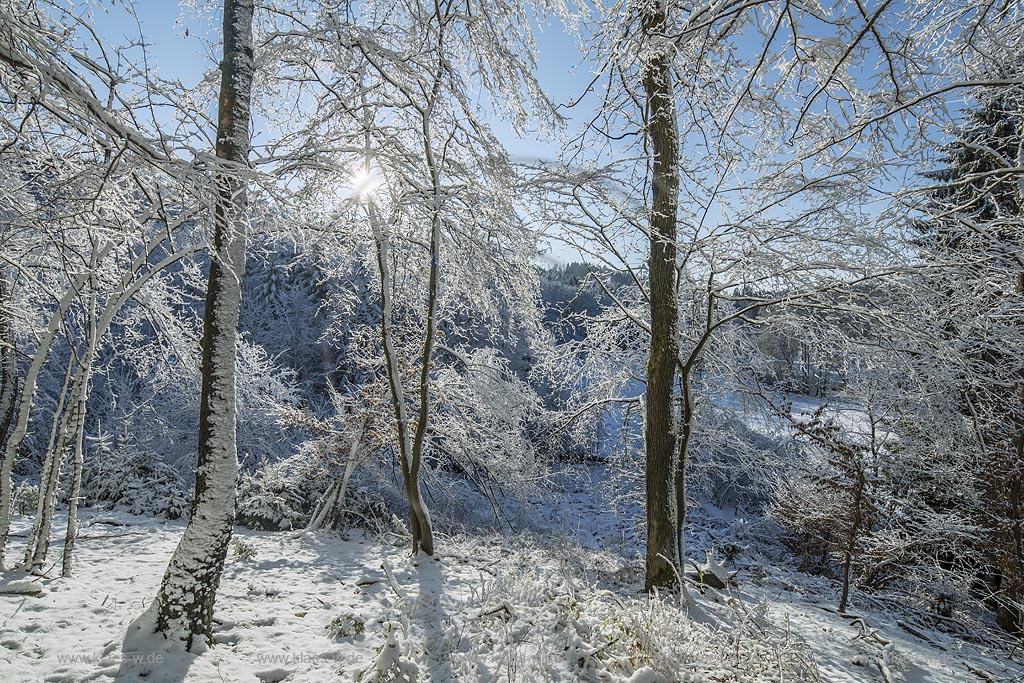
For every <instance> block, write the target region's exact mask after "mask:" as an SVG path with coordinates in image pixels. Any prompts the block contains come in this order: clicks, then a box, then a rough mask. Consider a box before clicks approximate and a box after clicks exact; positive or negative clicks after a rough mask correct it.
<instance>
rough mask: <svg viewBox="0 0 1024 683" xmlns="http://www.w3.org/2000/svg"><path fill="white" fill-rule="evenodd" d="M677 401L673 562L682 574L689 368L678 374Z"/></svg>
mask: <svg viewBox="0 0 1024 683" xmlns="http://www.w3.org/2000/svg"><path fill="white" fill-rule="evenodd" d="M679 391H680V394H681V398H680V401H679V413H680V415H679V417H680V420H679V422H680V427H681V429H680V433H679V444H678V448H677V453H676V464H675V468H676V473H675V480H674V481H673V487H674V488H675V493H676V500H675V508H676V529H675V531H676V555H675V558H674V559H675V562H676V565H677V566H678V567H679V572H680V574H682V572H683V566H684V565H685V563H686V505H687V502H686V461H687V456H688V454H689V450H690V437H691V435H692V434H693V396H692V393H691V387H690V370H689V368H687V369H685V370H681V371H680V373H679Z"/></svg>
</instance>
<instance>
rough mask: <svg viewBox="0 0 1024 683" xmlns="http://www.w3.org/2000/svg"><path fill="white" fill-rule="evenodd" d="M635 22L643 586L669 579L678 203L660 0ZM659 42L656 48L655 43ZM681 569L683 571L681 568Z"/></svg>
mask: <svg viewBox="0 0 1024 683" xmlns="http://www.w3.org/2000/svg"><path fill="white" fill-rule="evenodd" d="M641 23H642V28H643V32H644V35H645V38H646V41H647V43H648V45H650V46H651V49H652V52H653V53H654V54H653V55H652V57H651V58H650V60H649V61H648V62H647V64H646V65H645V67H644V73H643V87H644V92H645V95H646V100H647V139H648V142H649V143H650V147H651V156H652V169H651V235H650V240H651V246H650V256H649V262H648V269H649V272H650V283H649V284H650V297H651V346H650V353H649V355H648V359H647V423H646V426H645V437H646V449H647V453H646V456H647V458H646V466H645V475H646V479H647V557H646V578H645V582H644V583H645V586H646V588H647V589H648V590H650V589H652V588H654V587H656V586H664V585H672V584H674V583H676V581H677V578H676V572H675V570H674V569H673V567H672V561H673V559H674V558H675V556H676V549H675V546H676V542H675V530H674V528H673V527H674V524H673V521H674V519H673V518H674V515H673V510H672V507H673V504H674V503H675V501H674V500H673V491H672V489H673V479H674V477H673V467H672V465H673V456H674V455H675V452H676V439H677V434H676V423H675V422H676V421H675V409H674V395H675V392H674V385H675V371H676V363H677V357H678V350H679V338H678V337H679V332H678V329H677V322H678V319H679V311H678V302H677V299H676V211H677V208H678V202H679V170H678V155H679V130H678V122H677V121H676V106H675V93H674V89H673V84H672V53H671V47H670V45H669V41H668V40H662V38H663V36H664V35H665V30H666V27H667V17H666V13H665V6H664V4H663V2H662V1H661V0H657V1H656V2H651V3H648V5H647V6H646V7H645V8H644V9H643V10H642V15H641ZM659 42H664V43H665V46H664V47H662V48H658V47H656V46H657V44H658V43H659ZM680 571H682V568H681V567H680Z"/></svg>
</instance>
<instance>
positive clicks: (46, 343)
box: [0, 242, 113, 569]
mask: <svg viewBox="0 0 1024 683" xmlns="http://www.w3.org/2000/svg"><path fill="white" fill-rule="evenodd" d="M111 249H113V242H108V243H107V245H106V246H105V247H104V248H103V250H102V251H101V252H100V258H103V257H104V256H106V255H107V254H108V253H109V252H110V250H111ZM85 277H86V276H85V275H79V276H78V277H76V278H75V280H74V282H72V284H71V286H70V287H69V288H68V290H67V292H66V293H65V294H64V296H63V297H61V300H60V301H58V302H57V308H56V310H55V311H54V312H53V314H52V315H51V316H50V320H49V322H48V323H47V326H46V330H45V331H44V332H43V334H42V336H41V337H40V339H39V344H38V345H37V346H36V352H35V354H34V355H33V356H32V362H31V363H30V364H29V366H28V370H27V371H26V372H25V380H24V385H23V386H22V390H21V399H20V400H19V401H18V408H17V419H16V420H15V422H14V430H13V431H12V432H11V434H10V437H9V438H8V439H7V443H6V444H5V445H4V457H3V463H2V464H0V569H2V568H4V566H5V563H4V562H5V558H6V552H5V551H6V547H7V535H8V533H9V532H10V528H11V502H12V494H13V490H12V486H11V475H12V473H13V472H14V461H15V460H16V459H17V457H18V449H20V448H21V443H22V441H24V440H25V434H26V433H27V432H28V421H29V415H30V413H31V412H32V403H33V402H34V401H35V397H36V383H37V382H38V381H39V373H40V372H41V371H42V369H43V364H44V363H45V361H46V358H47V356H48V355H49V354H50V349H51V348H52V347H53V341H54V339H55V338H56V337H57V333H58V332H59V331H60V325H61V321H63V319H64V316H65V315H66V314H67V312H68V309H69V308H70V307H71V304H72V302H74V300H75V297H76V295H77V294H78V292H79V291H80V290H81V288H82V285H83V284H84V283H85Z"/></svg>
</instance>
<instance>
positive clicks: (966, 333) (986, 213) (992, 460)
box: [916, 61, 1024, 630]
mask: <svg viewBox="0 0 1024 683" xmlns="http://www.w3.org/2000/svg"><path fill="white" fill-rule="evenodd" d="M1022 70H1024V63H1022V62H1020V61H1018V62H1017V63H1015V64H1011V65H1008V66H1007V67H1006V71H1007V72H1008V73H1007V74H1000V76H1002V77H1006V76H1016V80H1018V81H1019V76H1020V73H1021V71H1022ZM1006 80H1011V81H1012V80H1014V79H1013V78H1008V79H1006ZM952 132H953V137H954V140H953V142H951V143H950V144H949V145H947V147H946V149H945V155H944V157H943V159H942V163H943V164H944V165H943V167H942V168H940V169H938V170H934V171H930V172H928V173H926V174H924V175H925V176H926V177H927V178H930V179H932V180H934V181H938V186H937V187H936V188H934V189H933V190H932V192H931V193H930V196H929V199H928V205H927V210H928V213H929V214H930V217H929V219H928V220H925V221H921V222H919V223H918V224H917V225H916V228H917V230H918V231H919V234H920V236H919V244H920V245H921V246H922V247H923V249H924V250H925V253H926V254H927V258H928V259H929V260H930V261H932V262H933V263H938V264H942V268H941V271H942V272H941V274H940V275H938V276H936V277H937V278H938V279H939V281H940V282H939V283H938V284H937V285H936V286H935V289H936V291H938V292H939V295H940V299H944V300H945V303H944V304H942V305H940V306H939V311H940V315H939V316H938V317H937V321H936V322H937V324H938V326H939V333H940V334H941V335H942V336H943V337H944V338H946V339H947V340H952V341H953V342H954V343H956V344H957V345H958V346H959V351H960V355H961V356H962V360H963V365H964V367H965V371H964V372H963V376H962V379H961V389H960V396H959V401H960V405H961V408H960V409H961V412H963V414H965V415H967V416H969V418H970V419H971V420H972V422H973V424H974V427H975V431H976V434H977V439H978V441H979V442H980V444H979V445H980V448H979V451H980V453H979V457H978V463H977V475H978V480H979V482H980V485H981V491H980V492H979V493H980V500H981V501H982V504H981V505H980V507H979V509H978V510H977V512H976V514H977V516H978V521H979V523H980V525H981V526H982V528H984V529H986V531H987V536H986V537H985V538H984V539H983V540H982V541H981V543H982V544H983V546H984V547H983V548H982V551H983V553H984V555H985V556H986V557H987V558H988V561H989V562H990V563H991V565H992V566H991V568H990V571H991V572H992V574H993V575H994V578H993V579H992V580H991V581H990V583H991V584H992V587H993V588H994V589H995V593H994V599H993V603H994V606H995V609H996V613H997V619H998V621H999V623H1000V624H1001V625H1002V626H1004V627H1005V628H1007V629H1010V630H1019V629H1020V628H1022V626H1024V611H1022V604H1024V365H1022V364H1021V363H1020V360H1019V359H1020V355H1021V353H1022V351H1024V349H1022V348H1021V347H1020V344H1019V340H1020V338H1021V335H1022V334H1024V319H1022V318H1021V315H1020V310H1021V306H1022V304H1024V259H1022V257H1021V254H1022V253H1024V231H1022V228H1024V179H1022V178H1021V171H1020V167H1021V161H1022V160H1024V88H1022V87H1021V86H1020V85H1016V86H1010V87H1003V88H1001V89H998V90H997V91H996V92H995V93H991V92H987V93H982V95H981V103H980V106H977V107H976V108H974V109H973V110H972V111H970V112H969V113H968V116H967V119H966V121H965V122H964V123H963V124H961V125H960V126H958V127H956V128H955V129H954V130H953V131H952ZM967 292H970V294H969V295H965V294H966V293H967Z"/></svg>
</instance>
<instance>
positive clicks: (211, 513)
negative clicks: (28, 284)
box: [155, 0, 253, 649]
mask: <svg viewBox="0 0 1024 683" xmlns="http://www.w3.org/2000/svg"><path fill="white" fill-rule="evenodd" d="M252 16H253V0H225V2H224V60H223V62H222V63H221V87H220V101H219V105H218V120H217V157H218V159H219V160H220V167H219V168H218V169H217V170H216V176H215V182H216V191H217V199H216V206H215V211H214V226H213V228H214V234H213V251H212V253H211V258H210V275H209V283H208V287H207V293H206V313H205V317H204V320H203V364H202V395H201V397H200V413H199V457H198V467H197V469H196V488H195V497H194V498H193V501H192V507H191V513H190V515H189V522H188V526H187V527H186V529H185V534H184V536H183V537H182V539H181V542H180V543H179V544H178V547H177V549H176V550H175V552H174V555H173V556H172V557H171V561H170V564H169V565H168V567H167V572H166V574H165V575H164V579H163V583H162V585H161V586H160V592H159V594H158V595H157V600H156V604H155V610H156V630H157V631H158V632H160V633H163V634H164V635H165V636H166V637H167V638H170V639H175V640H182V641H184V642H185V647H186V648H187V649H191V648H192V645H193V642H194V639H195V638H196V636H199V637H200V638H201V639H202V640H204V641H206V642H207V643H211V642H212V638H213V605H214V600H215V598H216V593H217V588H218V586H219V585H220V577H221V573H222V572H223V569H224V558H225V555H226V553H227V548H228V543H229V541H230V540H231V524H232V521H233V519H234V514H235V486H236V484H237V481H238V458H237V447H236V426H235V411H236V405H235V356H236V350H237V344H238V318H239V308H240V304H241V298H242V281H243V278H244V274H245V245H246V231H247V230H246V217H245V214H246V208H247V204H248V197H247V192H246V184H247V179H246V175H247V174H246V170H247V168H248V158H249V146H250V141H249V123H250V119H251V114H250V108H251V99H252V78H253V48H252Z"/></svg>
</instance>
